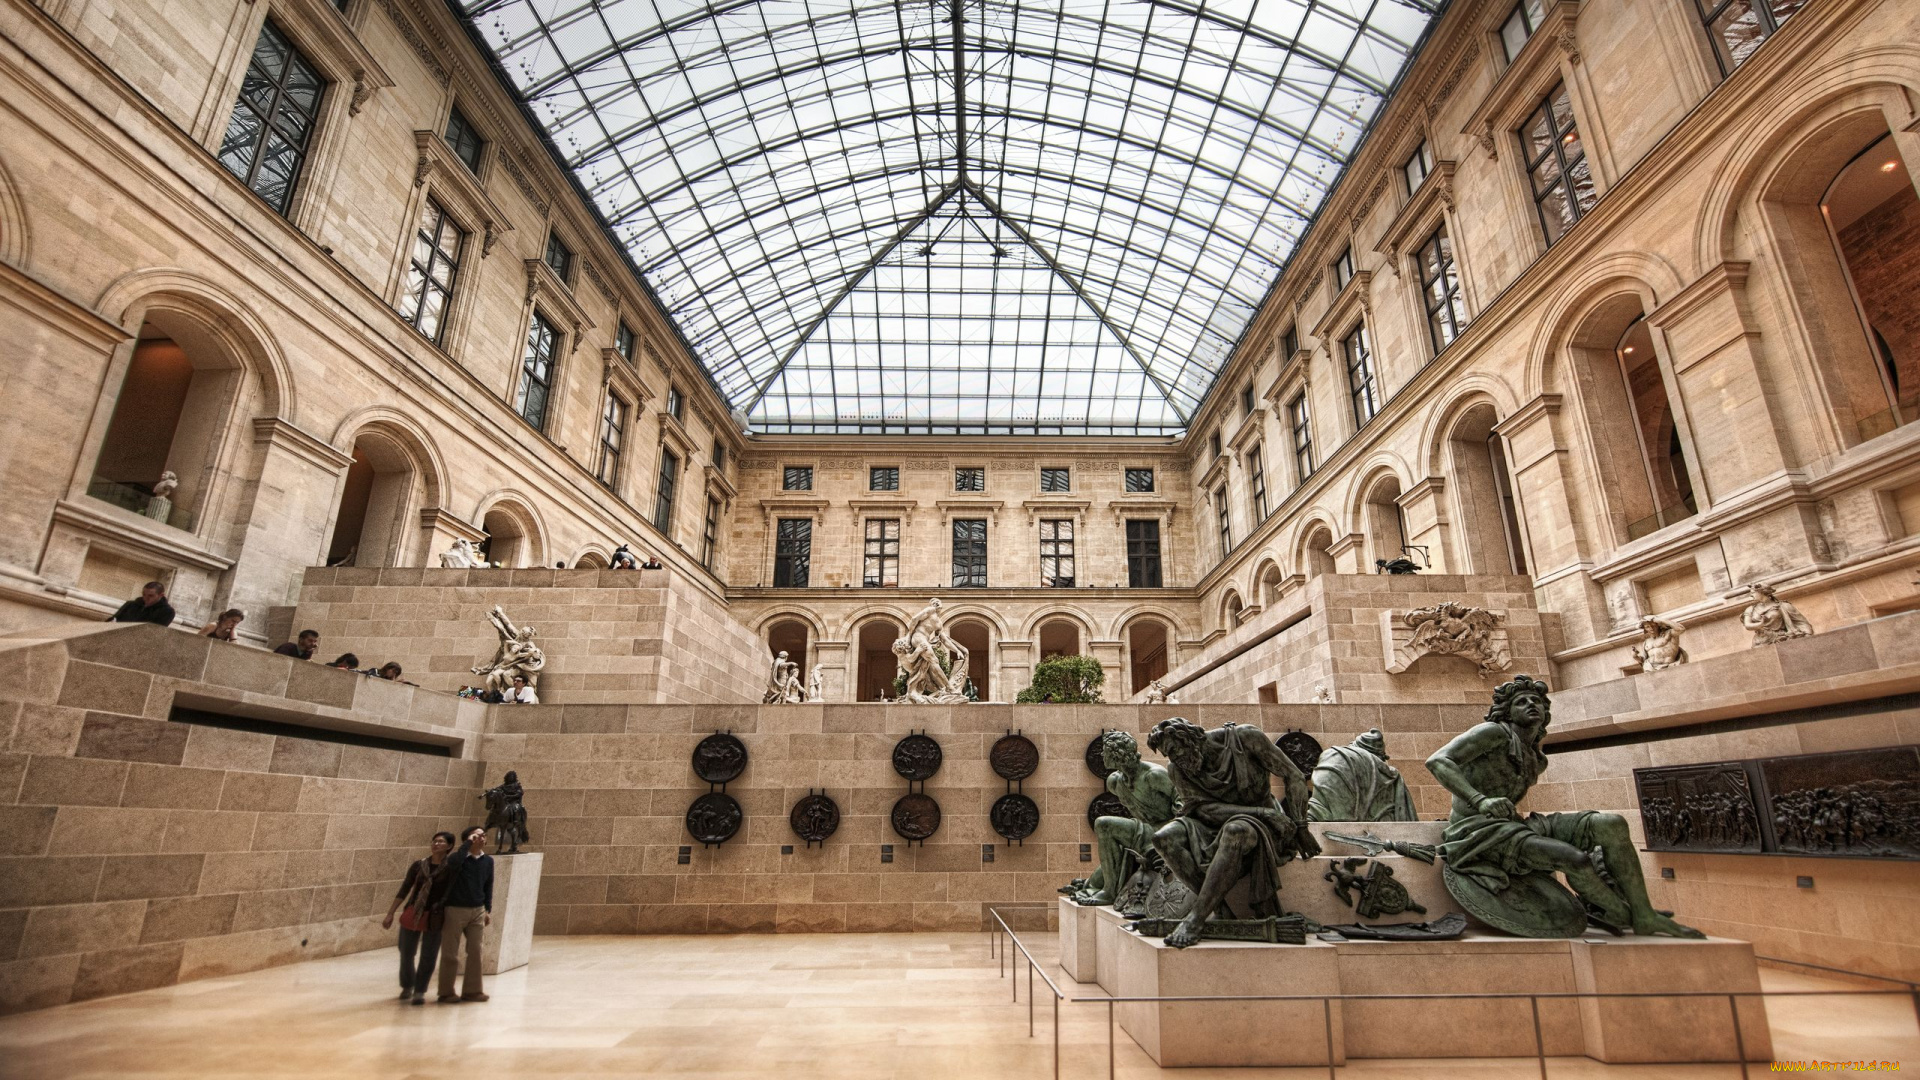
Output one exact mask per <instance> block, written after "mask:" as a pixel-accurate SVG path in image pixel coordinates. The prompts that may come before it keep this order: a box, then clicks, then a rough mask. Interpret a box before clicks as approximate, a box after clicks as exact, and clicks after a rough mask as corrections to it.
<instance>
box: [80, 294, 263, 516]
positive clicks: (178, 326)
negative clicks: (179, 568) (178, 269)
mask: <svg viewBox="0 0 1920 1080" xmlns="http://www.w3.org/2000/svg"><path fill="white" fill-rule="evenodd" d="M244 377H245V369H244V368H242V367H241V366H240V365H239V363H237V362H236V361H235V360H234V359H233V358H232V357H230V356H228V355H226V352H225V350H223V349H222V348H220V347H219V346H218V345H216V344H214V342H213V340H212V339H211V336H210V335H208V334H207V333H206V332H205V331H204V330H202V329H201V328H200V327H199V326H198V325H196V324H195V323H194V322H193V321H192V320H190V319H187V318H185V317H183V316H180V315H178V314H175V313H172V312H155V313H153V314H152V315H150V316H149V317H148V318H147V320H146V321H145V322H144V323H142V324H141V326H140V334H139V337H138V339H137V340H136V341H135V343H134V348H133V358H132V361H131V362H130V363H129V364H128V365H127V375H126V378H125V380H123V381H122V382H121V384H120V394H119V396H118V397H117V398H115V399H114V405H113V418H112V419H111V420H110V421H108V423H107V435H106V439H105V440H104V441H103V442H102V443H101V444H100V456H99V457H98V458H97V459H96V460H95V461H94V466H93V478H92V480H91V481H90V482H89V483H88V485H87V494H88V495H90V496H92V497H93V498H96V499H101V500H104V501H106V502H110V503H113V504H114V505H116V506H121V507H125V508H126V509H128V510H132V511H133V512H135V513H138V514H145V515H147V516H149V517H152V518H153V519H154V520H156V521H162V522H165V523H166V524H169V525H172V526H174V527H175V528H178V529H185V530H188V531H191V530H192V529H193V527H194V523H195V521H196V520H197V519H198V516H199V514H200V512H201V510H202V509H203V507H202V506H201V501H202V499H203V498H204V497H205V495H206V492H207V487H208V484H209V483H210V481H211V480H212V479H213V474H214V469H215V465H216V462H217V459H218V457H219V448H220V441H221V435H222V434H223V433H224V432H225V430H226V427H227V422H228V419H229V417H230V415H231V413H232V411H233V404H234V399H235V397H236V395H237V394H238V393H239V392H240V389H241V386H242V382H243V379H244ZM169 473H171V474H172V477H171V480H172V483H166V482H163V478H166V477H167V474H169ZM156 488H158V490H156Z"/></svg>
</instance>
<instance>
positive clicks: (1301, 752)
mask: <svg viewBox="0 0 1920 1080" xmlns="http://www.w3.org/2000/svg"><path fill="white" fill-rule="evenodd" d="M1273 745H1275V746H1277V747H1279V748H1280V752H1281V753H1283V754H1285V755H1287V757H1288V758H1289V759H1290V760H1292V762H1293V763H1294V764H1295V765H1298V766H1299V767H1300V771H1301V772H1303V773H1306V774H1307V775H1308V776H1312V775H1313V767H1314V766H1315V765H1318V764H1319V763H1320V740H1318V739H1316V738H1314V737H1313V736H1311V735H1309V734H1307V733H1306V732H1304V731H1289V732H1287V733H1285V734H1284V735H1278V736H1275V738H1274V740H1273Z"/></svg>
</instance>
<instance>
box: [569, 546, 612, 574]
mask: <svg viewBox="0 0 1920 1080" xmlns="http://www.w3.org/2000/svg"><path fill="white" fill-rule="evenodd" d="M573 568H574V569H575V570H605V569H606V568H607V557H606V556H605V555H602V554H600V553H599V552H597V551H589V552H587V553H586V554H584V555H582V556H580V557H579V558H578V559H576V560H574V563H573Z"/></svg>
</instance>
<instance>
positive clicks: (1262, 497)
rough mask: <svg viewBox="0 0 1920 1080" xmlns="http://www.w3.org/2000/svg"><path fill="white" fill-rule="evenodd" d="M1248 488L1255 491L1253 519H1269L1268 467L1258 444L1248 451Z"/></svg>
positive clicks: (1257, 520)
mask: <svg viewBox="0 0 1920 1080" xmlns="http://www.w3.org/2000/svg"><path fill="white" fill-rule="evenodd" d="M1247 488H1248V490H1249V491H1251V492H1252V493H1253V520H1254V521H1256V522H1261V521H1265V520H1267V467H1266V463H1265V462H1263V461H1261V460H1260V448H1259V447H1258V446H1255V447H1254V448H1253V449H1252V450H1250V451H1248V452H1247Z"/></svg>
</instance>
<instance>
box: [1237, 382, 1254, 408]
mask: <svg viewBox="0 0 1920 1080" xmlns="http://www.w3.org/2000/svg"><path fill="white" fill-rule="evenodd" d="M1240 415H1241V416H1252V415H1253V384H1252V383H1248V384H1247V385H1245V386H1243V387H1241V388H1240Z"/></svg>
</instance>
